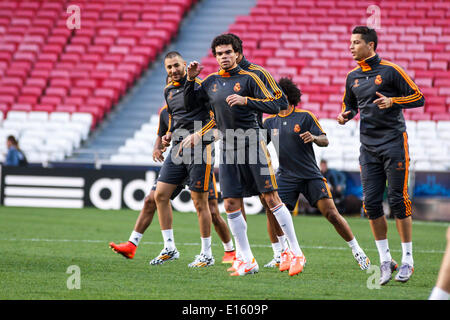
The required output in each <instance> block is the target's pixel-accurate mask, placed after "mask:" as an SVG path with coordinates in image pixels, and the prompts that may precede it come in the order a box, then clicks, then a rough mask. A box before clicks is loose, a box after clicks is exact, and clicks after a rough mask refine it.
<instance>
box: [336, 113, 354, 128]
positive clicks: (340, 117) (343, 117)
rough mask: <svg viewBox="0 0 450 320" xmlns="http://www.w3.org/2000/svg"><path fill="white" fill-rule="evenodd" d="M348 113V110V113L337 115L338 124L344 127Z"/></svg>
mask: <svg viewBox="0 0 450 320" xmlns="http://www.w3.org/2000/svg"><path fill="white" fill-rule="evenodd" d="M350 112H351V111H350V110H349V111H346V112H341V113H339V115H338V117H337V121H338V123H339V124H342V125H344V124H345V123H346V122H347V121H348V120H349V119H348V116H349V114H350Z"/></svg>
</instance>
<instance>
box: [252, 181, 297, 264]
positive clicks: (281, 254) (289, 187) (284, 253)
mask: <svg viewBox="0 0 450 320" xmlns="http://www.w3.org/2000/svg"><path fill="white" fill-rule="evenodd" d="M276 182H277V184H278V196H279V197H280V199H281V201H282V202H283V203H284V204H285V206H286V207H287V208H288V209H289V210H290V211H291V210H293V208H294V207H295V202H296V201H297V199H298V196H299V193H298V191H297V183H293V182H292V181H289V180H286V179H283V176H282V175H281V174H278V175H277V176H276ZM260 198H261V202H262V203H264V204H265V209H266V214H267V219H268V224H269V226H268V228H269V235H270V233H272V237H276V239H277V240H278V243H276V244H275V245H278V246H277V247H275V245H274V243H273V241H272V247H273V249H274V260H277V261H279V263H278V268H279V270H280V271H286V270H289V268H290V265H291V258H292V254H291V250H290V249H289V246H288V241H287V238H286V235H285V234H284V232H283V230H282V229H281V227H280V224H279V223H278V221H277V219H276V218H275V216H274V215H273V213H272V211H271V210H270V208H269V206H268V205H267V204H266V202H265V200H264V198H263V197H262V196H260ZM274 260H272V261H274ZM272 261H271V262H272ZM269 264H271V263H270V262H269Z"/></svg>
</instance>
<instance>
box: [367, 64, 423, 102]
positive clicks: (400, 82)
mask: <svg viewBox="0 0 450 320" xmlns="http://www.w3.org/2000/svg"><path fill="white" fill-rule="evenodd" d="M391 70H392V73H393V82H394V85H395V87H396V88H397V91H398V92H399V94H400V95H401V96H400V97H386V96H384V95H383V94H381V93H379V92H377V93H376V94H377V97H378V98H377V99H376V100H374V103H375V104H377V105H378V107H379V108H380V109H387V108H391V107H392V106H395V107H399V108H402V109H410V108H418V107H423V105H424V104H425V98H424V96H423V94H422V92H420V89H419V87H418V86H417V85H416V84H415V83H414V81H412V80H411V78H410V77H409V76H408V75H407V74H406V72H405V71H404V70H403V69H402V68H400V67H398V66H392V68H391Z"/></svg>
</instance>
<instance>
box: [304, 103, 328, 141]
mask: <svg viewBox="0 0 450 320" xmlns="http://www.w3.org/2000/svg"><path fill="white" fill-rule="evenodd" d="M307 114H308V115H307V117H308V118H307V119H308V121H306V125H307V129H308V130H307V131H306V132H303V133H301V134H300V138H302V139H303V142H304V143H310V142H313V143H315V144H316V145H318V146H319V147H326V146H328V144H329V142H328V137H327V134H326V133H325V131H323V129H322V126H321V125H320V123H319V121H318V120H317V118H316V116H315V115H314V114H312V113H311V112H309V111H307Z"/></svg>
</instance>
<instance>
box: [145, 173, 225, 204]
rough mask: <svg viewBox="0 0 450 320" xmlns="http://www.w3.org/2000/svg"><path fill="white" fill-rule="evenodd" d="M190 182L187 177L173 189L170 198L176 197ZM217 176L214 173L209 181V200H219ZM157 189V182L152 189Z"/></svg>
mask: <svg viewBox="0 0 450 320" xmlns="http://www.w3.org/2000/svg"><path fill="white" fill-rule="evenodd" d="M187 184H188V180H187V179H186V180H185V181H183V183H182V184H180V185H178V186H177V187H176V189H175V190H174V191H173V193H172V195H171V196H170V200H173V199H175V198H176V197H177V196H178V195H179V194H180V193H181V191H183V190H184V188H185V187H186V185H187ZM216 184H217V183H216V176H215V174H214V173H213V176H212V179H211V181H210V182H209V189H208V200H218V199H219V192H218V191H217V185H216ZM155 190H156V182H155V184H154V185H153V186H152V188H151V190H150V192H151V191H155Z"/></svg>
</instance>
